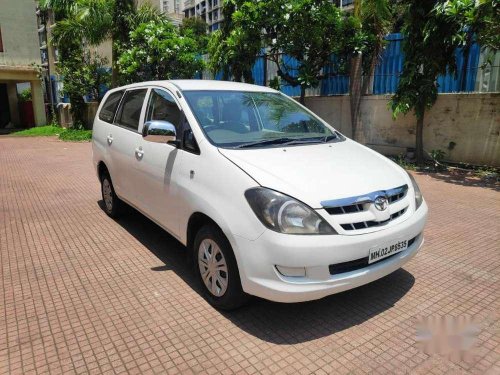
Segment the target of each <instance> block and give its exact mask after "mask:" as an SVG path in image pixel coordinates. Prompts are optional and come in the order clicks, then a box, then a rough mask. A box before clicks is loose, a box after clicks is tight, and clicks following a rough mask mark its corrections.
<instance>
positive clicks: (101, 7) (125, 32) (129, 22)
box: [40, 0, 160, 87]
mask: <svg viewBox="0 0 500 375" xmlns="http://www.w3.org/2000/svg"><path fill="white" fill-rule="evenodd" d="M134 4H135V2H134V0H74V1H69V0H41V1H40V5H41V6H42V7H44V8H50V9H53V10H54V11H55V12H56V15H58V17H57V18H59V20H58V21H57V23H56V26H55V28H54V42H55V43H56V44H57V45H58V47H61V46H62V45H64V44H66V45H67V44H73V43H75V42H80V43H88V44H91V45H98V44H100V43H102V42H104V41H106V40H111V41H112V52H111V55H112V57H111V60H112V61H111V65H112V68H113V70H112V74H113V75H112V86H113V87H114V86H116V85H117V84H118V69H117V59H118V56H119V54H120V51H121V50H122V49H123V48H124V47H125V46H126V45H127V44H128V41H129V34H130V31H131V30H132V28H133V27H134V26H136V24H138V23H136V24H134V21H139V22H145V21H147V19H145V18H146V17H147V16H149V17H152V18H154V19H157V18H158V17H160V16H159V12H158V11H154V10H153V8H152V7H151V6H150V5H145V6H143V7H144V9H142V10H141V8H139V10H136V8H135V5H134ZM136 13H137V14H138V15H137V14H136ZM138 17H139V19H138ZM140 17H142V18H140Z"/></svg>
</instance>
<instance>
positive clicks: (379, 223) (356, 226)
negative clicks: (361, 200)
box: [340, 208, 406, 230]
mask: <svg viewBox="0 0 500 375" xmlns="http://www.w3.org/2000/svg"><path fill="white" fill-rule="evenodd" d="M405 211H406V208H403V209H402V210H400V211H398V212H395V213H393V214H391V217H390V218H389V219H387V220H384V221H374V220H370V221H360V222H358V223H349V224H340V226H341V227H342V228H343V229H344V230H355V229H365V228H372V227H380V226H382V225H385V224H387V223H388V222H389V221H391V220H394V219H396V218H397V217H399V216H401V215H403V214H404V213H405Z"/></svg>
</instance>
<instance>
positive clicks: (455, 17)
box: [434, 0, 500, 91]
mask: <svg viewBox="0 0 500 375" xmlns="http://www.w3.org/2000/svg"><path fill="white" fill-rule="evenodd" d="M434 12H435V14H436V16H437V17H440V18H444V19H446V20H447V22H448V23H451V24H454V25H458V32H457V34H456V36H455V40H456V42H457V46H459V47H461V49H462V53H463V59H464V64H463V65H462V71H461V74H460V90H462V91H465V90H466V77H467V71H468V69H469V65H468V62H469V55H470V49H471V47H472V45H473V43H474V42H475V41H477V42H478V43H479V45H480V46H481V48H482V49H483V50H486V51H488V52H489V56H490V58H491V57H493V56H494V54H495V53H496V51H498V50H499V49H500V2H499V1H498V0H480V1H479V2H478V1H476V0H449V1H440V2H438V3H437V5H436V6H435V8H434ZM490 62H491V61H490Z"/></svg>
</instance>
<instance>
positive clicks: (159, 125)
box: [142, 120, 177, 145]
mask: <svg viewBox="0 0 500 375" xmlns="http://www.w3.org/2000/svg"><path fill="white" fill-rule="evenodd" d="M142 136H143V138H144V139H145V140H146V141H148V142H155V143H172V144H175V145H177V132H176V130H175V126H174V125H173V124H172V123H170V122H168V121H160V120H154V121H148V122H146V123H145V124H144V127H143V129H142Z"/></svg>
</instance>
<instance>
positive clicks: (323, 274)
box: [232, 201, 428, 302]
mask: <svg viewBox="0 0 500 375" xmlns="http://www.w3.org/2000/svg"><path fill="white" fill-rule="evenodd" d="M427 212H428V208H427V205H426V203H425V201H424V202H423V203H422V205H421V206H420V207H419V209H418V210H417V211H416V212H414V213H413V215H411V216H410V217H409V218H408V219H407V220H405V221H404V222H402V223H400V224H398V225H395V226H393V227H390V228H386V229H383V230H380V231H377V232H372V233H368V234H361V235H354V236H343V235H332V236H322V235H312V236H299V235H286V234H280V233H276V232H273V231H270V230H266V231H265V232H264V234H262V236H260V237H259V238H258V239H256V240H254V241H250V240H247V239H244V238H242V237H235V238H233V241H232V242H233V244H232V245H233V249H234V250H235V255H236V258H237V260H238V266H239V270H240V277H241V282H242V286H243V290H244V291H245V292H246V293H248V294H251V295H254V296H258V297H262V298H265V299H268V300H272V301H277V302H302V301H309V300H314V299H319V298H322V297H325V296H328V295H330V294H335V293H339V292H342V291H345V290H348V289H352V288H356V287H358V286H361V285H364V284H367V283H370V282H372V281H375V280H377V279H379V278H381V277H384V276H386V275H388V274H390V273H392V272H394V271H396V270H397V269H399V268H401V267H402V266H403V265H404V264H405V263H406V262H408V261H409V260H410V259H411V258H412V257H413V256H414V255H415V254H416V253H417V251H418V250H419V249H420V248H421V247H422V245H423V242H424V238H423V229H424V225H425V222H426V219H427ZM413 238H415V241H414V242H413V243H412V244H411V246H409V247H408V248H407V249H406V250H404V251H402V252H400V253H397V254H395V255H393V256H391V257H389V258H387V259H383V260H381V261H379V262H376V263H373V264H370V265H368V266H366V267H363V268H361V269H357V270H353V271H350V272H344V273H340V274H335V275H331V274H330V270H329V265H332V264H337V263H343V262H349V261H353V260H356V259H360V258H365V257H367V256H368V254H369V250H370V249H371V248H373V247H376V246H381V245H385V244H388V243H391V242H395V241H398V240H410V239H413ZM276 266H280V267H286V268H304V269H305V276H299V277H297V276H293V277H290V276H283V275H282V274H280V273H279V272H278V271H277V269H276Z"/></svg>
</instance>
